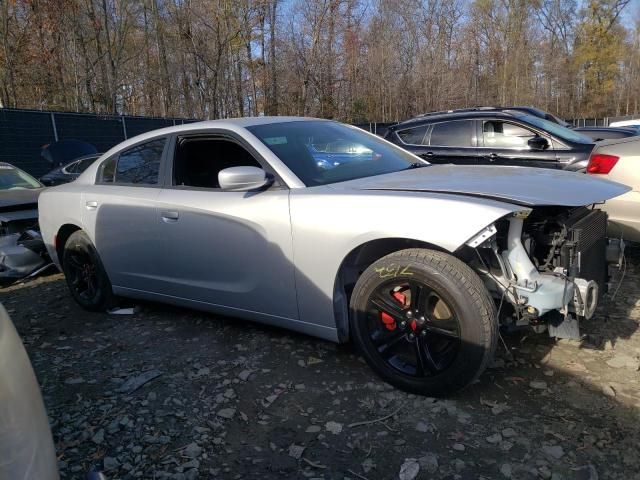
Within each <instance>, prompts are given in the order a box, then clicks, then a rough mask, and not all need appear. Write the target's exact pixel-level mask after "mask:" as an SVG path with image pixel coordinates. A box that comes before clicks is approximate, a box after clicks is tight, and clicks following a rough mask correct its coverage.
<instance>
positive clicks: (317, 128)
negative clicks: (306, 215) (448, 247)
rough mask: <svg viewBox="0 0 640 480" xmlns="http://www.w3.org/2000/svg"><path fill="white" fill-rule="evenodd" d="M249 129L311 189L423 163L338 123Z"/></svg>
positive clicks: (396, 148)
mask: <svg viewBox="0 0 640 480" xmlns="http://www.w3.org/2000/svg"><path fill="white" fill-rule="evenodd" d="M248 130H249V131H250V132H251V133H253V134H254V135H255V136H257V137H258V138H259V139H260V141H262V142H263V143H264V144H265V145H266V146H267V147H269V149H270V150H271V151H272V152H273V153H275V154H276V155H277V156H278V158H280V160H282V161H283V162H284V163H285V165H287V167H289V168H290V169H291V171H292V172H293V173H295V174H296V176H297V177H298V178H300V180H302V181H303V182H304V184H305V185H307V186H309V187H311V186H315V185H326V184H329V183H336V182H344V181H346V180H353V179H356V178H363V177H370V176H373V175H381V174H384V173H391V172H397V171H399V170H405V169H407V168H409V167H411V166H412V165H413V164H416V163H421V160H420V159H419V158H416V157H414V156H413V155H411V154H410V153H407V152H405V151H404V150H402V149H400V148H399V147H394V146H393V145H390V144H388V143H387V142H385V141H384V140H382V139H378V138H376V137H372V136H371V135H368V134H367V133H365V132H363V131H360V130H359V129H357V128H353V127H347V126H346V125H341V124H339V123H335V122H327V121H304V122H282V123H272V124H266V125H255V126H253V127H248ZM424 164H425V165H428V164H427V163H426V162H425V163H424Z"/></svg>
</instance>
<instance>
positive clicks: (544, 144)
mask: <svg viewBox="0 0 640 480" xmlns="http://www.w3.org/2000/svg"><path fill="white" fill-rule="evenodd" d="M527 144H528V145H529V148H531V150H546V149H547V148H549V142H548V140H547V139H546V138H543V137H533V138H531V139H529V141H528V142H527Z"/></svg>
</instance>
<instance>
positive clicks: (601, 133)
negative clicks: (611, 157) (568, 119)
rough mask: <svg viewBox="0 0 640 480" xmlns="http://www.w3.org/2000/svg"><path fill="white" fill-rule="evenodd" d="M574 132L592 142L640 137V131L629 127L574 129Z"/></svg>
mask: <svg viewBox="0 0 640 480" xmlns="http://www.w3.org/2000/svg"><path fill="white" fill-rule="evenodd" d="M574 130H575V131H576V132H580V133H581V134H583V135H586V136H588V137H590V138H591V139H592V140H593V141H594V142H599V141H600V140H611V139H614V138H626V137H634V136H637V135H640V131H638V130H636V129H635V128H630V127H576V128H574Z"/></svg>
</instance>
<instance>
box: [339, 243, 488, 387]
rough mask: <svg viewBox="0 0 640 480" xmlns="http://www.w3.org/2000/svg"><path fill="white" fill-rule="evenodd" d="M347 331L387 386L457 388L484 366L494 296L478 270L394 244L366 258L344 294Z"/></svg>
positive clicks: (442, 255) (443, 256)
mask: <svg viewBox="0 0 640 480" xmlns="http://www.w3.org/2000/svg"><path fill="white" fill-rule="evenodd" d="M350 307H351V316H350V325H351V336H352V338H353V340H354V342H355V344H356V345H357V346H358V348H359V349H360V351H361V352H362V355H363V356H364V358H365V360H366V361H367V363H368V364H369V365H370V366H371V368H373V370H374V371H375V372H376V373H377V374H378V375H379V376H380V377H382V379H383V380H385V381H387V382H388V383H390V384H391V385H394V386H395V387H397V388H400V389H402V390H405V391H408V392H411V393H417V394H422V395H430V396H443V395H449V394H452V393H454V392H457V391H459V390H461V389H463V388H465V387H466V386H468V385H469V384H470V383H472V382H473V381H474V380H476V379H477V378H478V377H479V376H480V374H481V373H482V372H483V371H484V370H485V368H486V367H487V365H488V363H489V361H490V360H491V359H492V358H493V354H494V352H495V348H496V341H497V336H498V324H497V319H496V312H495V303H494V302H493V300H492V298H491V297H490V295H489V293H488V291H487V289H486V288H485V286H484V285H483V283H482V281H481V280H480V278H479V277H478V275H477V274H476V273H475V272H474V271H473V270H472V269H471V268H470V267H469V266H468V265H466V264H464V263H463V262H461V261H460V260H458V259H457V258H455V257H453V256H451V255H448V254H446V253H442V252H438V251H434V250H427V249H408V250H401V251H398V252H395V253H392V254H390V255H387V256H386V257H383V258H381V259H380V260H378V261H376V262H375V263H373V264H372V265H371V266H369V268H367V269H366V270H365V271H364V273H363V274H362V275H361V276H360V278H359V279H358V282H357V283H356V286H355V289H354V291H353V295H352V297H351V305H350Z"/></svg>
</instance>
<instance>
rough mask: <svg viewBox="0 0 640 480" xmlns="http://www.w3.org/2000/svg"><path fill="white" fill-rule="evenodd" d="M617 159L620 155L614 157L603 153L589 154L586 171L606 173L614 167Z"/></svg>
mask: <svg viewBox="0 0 640 480" xmlns="http://www.w3.org/2000/svg"><path fill="white" fill-rule="evenodd" d="M618 160H620V157H616V156H615V155H605V154H603V153H596V154H595V155H591V158H589V164H588V165H587V173H599V174H602V175H606V174H607V173H609V172H610V171H611V169H612V168H613V167H615V165H616V163H617V162H618Z"/></svg>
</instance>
